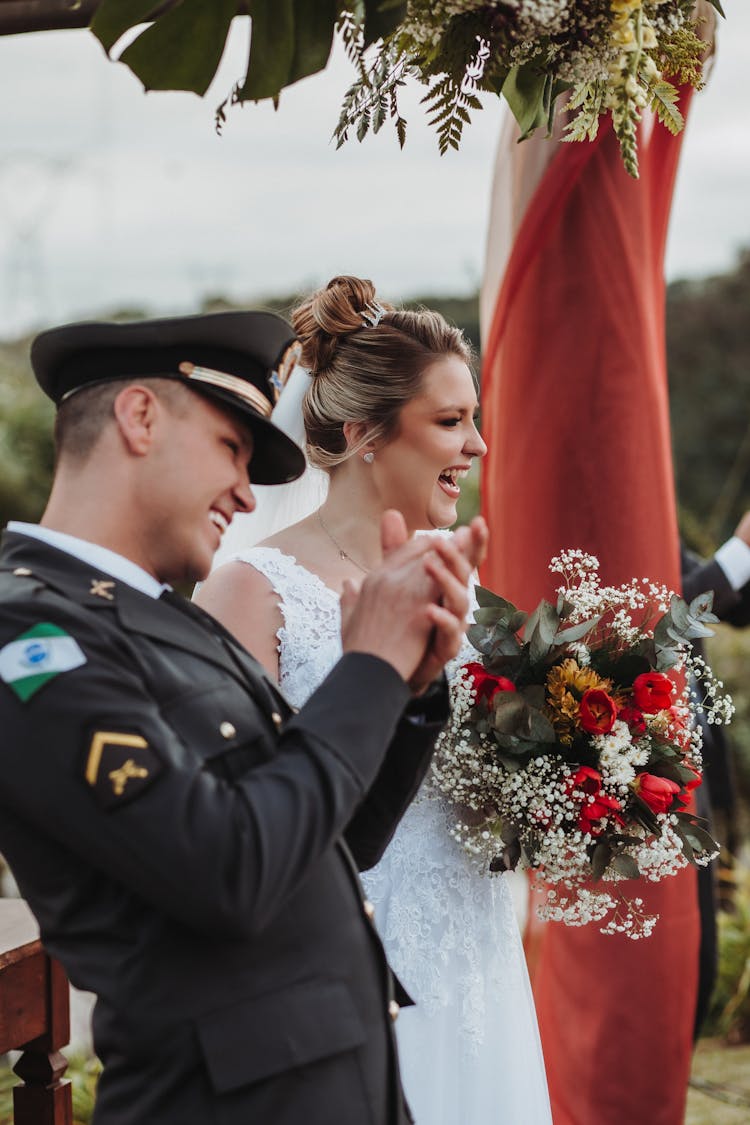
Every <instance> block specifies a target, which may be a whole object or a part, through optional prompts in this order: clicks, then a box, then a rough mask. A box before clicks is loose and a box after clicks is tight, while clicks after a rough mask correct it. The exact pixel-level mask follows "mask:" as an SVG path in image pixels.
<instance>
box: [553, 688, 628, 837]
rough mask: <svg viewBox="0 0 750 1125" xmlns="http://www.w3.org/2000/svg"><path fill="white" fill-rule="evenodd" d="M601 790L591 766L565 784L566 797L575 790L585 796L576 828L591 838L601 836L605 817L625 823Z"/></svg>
mask: <svg viewBox="0 0 750 1125" xmlns="http://www.w3.org/2000/svg"><path fill="white" fill-rule="evenodd" d="M592 690H593V689H592ZM601 788H602V775H601V774H600V773H599V772H598V771H597V770H593V769H592V768H591V766H579V767H578V769H577V770H576V772H575V773H574V774H571V775H570V777H568V779H567V781H566V782H565V792H566V793H567V794H568V795H570V794H571V793H572V792H573V790H575V789H577V790H578V791H579V792H584V793H586V794H587V796H586V797H585V798H584V800H583V803H582V805H581V808H580V810H579V812H578V827H579V828H580V830H581V832H588V833H589V835H591V836H601V834H602V832H603V831H604V825H603V824H601V823H600V821H602V820H603V819H604V818H605V817H607V816H611V817H612V818H613V819H614V820H616V821H617V823H618V824H624V823H625V822H624V821H623V819H622V817H621V816H620V813H619V810H620V809H621V808H622V805H621V804H620V802H619V801H618V800H617V798H616V797H608V796H607V794H606V793H602V792H601ZM590 797H593V798H594V799H593V801H592V800H589V798H590Z"/></svg>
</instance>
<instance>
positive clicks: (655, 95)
mask: <svg viewBox="0 0 750 1125" xmlns="http://www.w3.org/2000/svg"><path fill="white" fill-rule="evenodd" d="M649 94H650V96H651V107H652V109H653V110H654V112H655V113H656V116H657V117H658V118H659V120H660V121H661V123H662V125H663V126H664V127H665V128H666V129H668V130H669V132H670V133H671V134H672V135H673V136H676V135H677V134H678V133H679V132H680V131H681V130H682V129H683V128H684V127H685V118H684V117H683V116H682V114H681V113H680V111H679V109H678V107H677V97H678V95H677V91H676V90H675V88H674V86H673V85H672V84H671V83H670V82H665V81H664V80H663V79H662V80H660V81H658V82H654V83H653V84H652V85H650V86H649Z"/></svg>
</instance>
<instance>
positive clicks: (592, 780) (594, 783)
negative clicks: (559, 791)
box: [565, 766, 602, 796]
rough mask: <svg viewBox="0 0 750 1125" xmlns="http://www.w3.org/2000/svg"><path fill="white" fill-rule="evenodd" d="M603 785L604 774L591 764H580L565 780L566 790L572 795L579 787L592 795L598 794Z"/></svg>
mask: <svg viewBox="0 0 750 1125" xmlns="http://www.w3.org/2000/svg"><path fill="white" fill-rule="evenodd" d="M601 787H602V775H601V774H600V773H599V772H598V770H592V768H591V766H579V767H578V769H577V770H576V772H575V773H572V774H571V775H570V776H569V777H568V779H567V780H566V782H565V792H566V793H567V794H568V795H570V794H571V793H572V792H573V790H574V789H579V790H581V791H582V792H584V793H589V794H590V795H591V796H596V794H597V793H598V792H599V790H600V789H601Z"/></svg>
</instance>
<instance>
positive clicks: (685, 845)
mask: <svg viewBox="0 0 750 1125" xmlns="http://www.w3.org/2000/svg"><path fill="white" fill-rule="evenodd" d="M674 828H675V832H676V833H677V835H678V836H679V838H680V844H681V846H682V854H683V855H684V856H685V859H686V860H688V861H689V862H690V863H693V862H694V861H695V854H694V852H693V848H692V846H691V844H690V841H689V840H688V838H687V835H686V834H685V830H684V828H683V826H682V825H681V824H675V826H674Z"/></svg>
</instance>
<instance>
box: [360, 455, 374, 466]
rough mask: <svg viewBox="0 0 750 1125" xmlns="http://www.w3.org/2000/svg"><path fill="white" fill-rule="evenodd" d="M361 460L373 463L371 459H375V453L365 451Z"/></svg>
mask: <svg viewBox="0 0 750 1125" xmlns="http://www.w3.org/2000/svg"><path fill="white" fill-rule="evenodd" d="M362 460H363V461H364V463H365V464H366V465H371V464H372V463H373V461H374V460H375V454H374V453H365V454H364V455H363V457H362Z"/></svg>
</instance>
